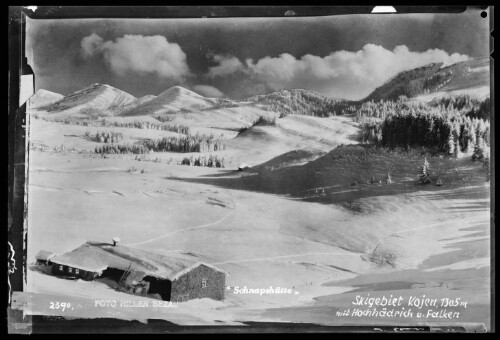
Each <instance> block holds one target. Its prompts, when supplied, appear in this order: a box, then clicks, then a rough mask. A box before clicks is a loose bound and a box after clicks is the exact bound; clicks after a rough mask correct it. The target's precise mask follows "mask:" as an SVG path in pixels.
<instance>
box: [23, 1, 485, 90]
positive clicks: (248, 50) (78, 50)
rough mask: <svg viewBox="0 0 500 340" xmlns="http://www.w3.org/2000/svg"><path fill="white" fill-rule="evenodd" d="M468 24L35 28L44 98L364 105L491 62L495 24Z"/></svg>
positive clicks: (31, 55) (341, 20)
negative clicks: (187, 97) (415, 72)
mask: <svg viewBox="0 0 500 340" xmlns="http://www.w3.org/2000/svg"><path fill="white" fill-rule="evenodd" d="M480 12H481V11H479V10H469V11H467V12H465V13H461V14H398V15H390V14H389V15H387V14H385V15H347V16H332V17H313V18H249V19H243V18H234V19H215V18H208V19H149V20H148V19H119V20H118V19H113V20H111V19H78V20H75V19H71V20H40V19H39V20H29V22H28V32H27V39H26V40H27V43H26V47H27V54H28V61H29V63H30V65H31V66H32V68H33V70H34V72H35V79H36V88H37V89H40V88H43V89H46V90H50V91H54V92H57V93H61V94H63V95H66V94H69V93H71V92H74V91H76V90H79V89H82V88H84V87H86V86H89V85H91V84H93V83H106V84H109V85H111V86H114V87H117V88H119V89H121V90H124V91H126V92H129V93H131V94H133V95H134V96H137V97H140V96H144V95H147V94H154V95H157V94H159V93H161V92H163V91H165V90H166V89H168V88H169V87H171V86H174V85H181V86H184V87H186V88H189V89H192V90H194V91H196V92H198V93H200V94H203V95H205V96H209V97H219V96H226V97H230V98H241V97H245V96H249V95H254V94H262V93H267V92H271V91H274V90H279V89H282V88H306V89H311V90H315V91H318V92H320V93H322V94H324V95H326V96H328V97H332V98H346V99H361V98H363V97H365V96H367V95H368V94H369V93H370V92H371V91H372V90H373V89H375V88H376V87H377V86H380V85H382V84H383V83H384V82H385V81H386V80H387V79H389V78H391V77H393V76H394V75H396V74H397V73H398V72H401V71H403V70H407V69H411V68H415V67H418V66H422V65H425V64H428V63H431V62H443V63H445V64H451V63H454V62H458V61H462V60H467V59H469V58H479V57H487V56H488V55H489V47H488V44H489V40H488V21H489V20H488V19H483V18H481V17H480Z"/></svg>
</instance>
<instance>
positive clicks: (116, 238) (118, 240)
mask: <svg viewBox="0 0 500 340" xmlns="http://www.w3.org/2000/svg"><path fill="white" fill-rule="evenodd" d="M120 241H121V240H120V238H119V237H113V247H115V246H117V245H118V243H120Z"/></svg>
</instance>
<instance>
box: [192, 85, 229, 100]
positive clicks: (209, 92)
mask: <svg viewBox="0 0 500 340" xmlns="http://www.w3.org/2000/svg"><path fill="white" fill-rule="evenodd" d="M193 91H194V92H196V93H198V94H201V95H202V96H205V97H211V98H217V97H224V93H222V92H221V91H220V90H219V89H217V88H215V87H213V86H210V85H195V86H193Z"/></svg>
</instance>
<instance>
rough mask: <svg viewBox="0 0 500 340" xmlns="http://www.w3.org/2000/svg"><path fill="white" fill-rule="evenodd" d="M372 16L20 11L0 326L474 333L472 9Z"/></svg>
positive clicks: (482, 251)
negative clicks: (14, 218) (16, 146)
mask: <svg viewBox="0 0 500 340" xmlns="http://www.w3.org/2000/svg"><path fill="white" fill-rule="evenodd" d="M28 7H34V8H31V9H29V10H27V9H26V8H23V11H26V13H28V14H30V13H34V14H36V11H37V10H40V9H37V8H36V6H28ZM242 7H243V6H242ZM400 8H401V7H400ZM375 9H376V8H375ZM375 9H374V10H373V11H372V12H371V13H370V12H369V13H363V14H359V13H343V14H342V15H330V14H329V13H326V12H325V14H324V15H322V14H320V13H319V12H320V11H319V10H318V9H316V10H315V11H314V13H315V15H301V12H300V9H296V8H294V9H289V8H287V7H282V8H280V9H279V10H278V12H280V13H281V15H279V16H256V15H249V16H240V15H238V16H230V15H227V16H219V15H217V13H218V12H213V13H212V14H209V15H208V16H206V17H190V16H189V15H186V16H185V17H179V16H177V17H176V16H173V17H164V18H159V17H142V18H137V17H133V18H126V17H116V18H114V17H112V15H106V16H102V17H88V18H86V17H76V18H52V17H49V18H39V17H36V15H35V16H34V17H30V15H28V14H26V17H25V19H24V20H25V22H24V26H23V27H24V33H23V37H22V43H23V47H22V48H23V51H24V53H25V62H26V63H27V65H29V68H30V69H31V71H32V74H31V76H30V78H29V79H30V80H29V81H28V82H27V83H26V82H21V85H22V86H20V90H19V105H18V107H22V108H23V109H24V110H25V118H23V119H25V120H24V123H23V124H24V125H23V131H24V132H23V133H24V139H23V140H22V142H18V141H16V143H23V145H24V150H25V156H24V161H23V160H21V161H20V162H24V164H25V171H24V174H25V178H24V184H21V186H23V185H24V197H22V198H21V199H20V201H19V202H21V203H20V204H21V206H20V208H18V209H21V210H23V215H22V216H23V217H22V220H20V221H18V222H17V223H18V224H19V225H20V226H18V227H17V228H19V229H16V230H18V233H19V235H18V236H19V237H21V240H22V239H23V237H24V240H25V243H24V260H23V261H24V263H19V261H17V262H16V263H15V265H12V266H11V267H12V268H10V267H9V273H14V272H18V273H19V271H22V272H23V276H22V277H23V284H22V289H14V288H12V287H11V286H10V285H11V282H9V289H10V291H9V297H10V301H9V304H10V306H9V308H10V312H12V314H11V316H12V317H11V318H9V329H10V330H9V331H10V332H11V333H26V332H28V333H30V332H33V333H37V330H36V329H35V321H33V327H31V326H26V322H29V321H26V318H31V319H32V320H42V321H40V322H41V323H43V320H46V321H45V322H48V323H49V325H50V322H57V325H66V324H65V322H67V326H57V327H56V326H54V327H51V326H46V327H40V328H39V331H38V332H59V333H72V332H75V331H77V332H81V333H94V332H96V329H97V328H96V329H93V328H92V326H85V327H87V328H83V327H84V326H81V327H80V328H74V327H73V326H72V325H77V322H85V325H92V323H93V322H95V323H96V324H97V323H99V330H100V331H104V332H107V333H112V332H114V331H113V328H112V327H111V325H112V324H113V323H114V322H117V323H120V325H129V326H127V327H129V330H128V331H130V332H134V331H133V329H134V328H133V327H140V328H136V330H137V331H141V332H144V331H147V332H149V333H154V332H177V331H180V332H190V331H193V332H198V333H200V332H201V333H203V332H210V333H218V332H233V331H234V332H239V333H245V332H246V330H251V331H252V332H277V331H287V332H303V331H306V330H309V331H311V332H314V331H315V330H316V331H320V330H321V331H323V332H329V331H331V332H335V331H338V330H339V328H338V327H344V330H345V331H349V330H354V331H355V330H356V329H358V330H359V329H361V328H360V327H365V328H364V330H367V331H374V332H376V331H377V330H379V331H381V330H382V329H381V327H388V328H390V330H393V331H394V330H395V331H397V330H398V329H399V330H400V331H418V330H419V329H421V330H423V329H426V330H431V331H432V330H438V331H442V332H446V331H455V332H492V331H494V324H493V322H492V320H493V319H492V318H494V308H492V307H493V306H492V303H493V302H492V301H491V299H492V297H494V294H493V292H494V290H493V287H494V276H492V271H493V269H492V268H494V260H493V255H494V244H492V242H493V236H492V234H493V235H494V231H493V228H494V224H493V221H494V220H493V216H494V213H493V209H494V199H493V195H494V156H493V155H494V133H493V131H492V128H493V120H494V112H493V109H494V106H493V102H492V100H491V96H492V95H490V94H492V93H493V72H492V70H493V59H492V58H490V53H491V50H492V47H491V41H492V37H491V36H490V32H491V30H492V29H493V27H492V23H493V20H492V18H491V16H492V15H493V8H492V7H486V6H485V7H483V8H479V7H466V6H464V9H463V10H460V11H449V12H439V11H436V12H432V11H424V10H422V11H420V12H415V11H410V10H408V11H398V10H397V8H396V9H394V7H392V10H391V7H390V6H382V8H381V9H380V10H379V11H377V10H375ZM403 9H404V7H403ZM424 9H425V8H424ZM186 11H187V12H189V11H188V10H187V9H186ZM214 11H215V10H214ZM131 12H132V9H131ZM208 13H210V11H208ZM223 13H230V8H226V9H225V11H224V12H223ZM21 62H22V61H21ZM31 71H30V72H31ZM23 77H25V75H23ZM11 78H12V77H10V78H9V81H10V79H11ZM9 84H10V83H9ZM26 84H28V85H26ZM23 105H24V106H23ZM18 107H16V108H14V109H15V110H18ZM9 110H10V107H9ZM9 114H10V113H9ZM23 117H24V116H23ZM9 134H11V131H10V130H9ZM16 135H17V134H16ZM9 138H14V137H13V136H9ZM9 143H14V142H13V141H12V142H11V139H9ZM16 185H19V184H16ZM16 204H17V203H16ZM9 216H10V215H9ZM9 221H10V218H9ZM10 227H11V226H10V225H9V228H10ZM9 230H10V229H9ZM23 231H24V232H23ZM21 234H22V235H21ZM9 237H10V236H9ZM9 242H12V241H9ZM9 246H11V249H14V248H12V245H11V244H9ZM16 250H17V253H19V250H18V249H17V248H16ZM12 253H14V250H12ZM14 315H17V317H15V318H14V317H13V316H14ZM19 315H20V316H19ZM22 320H24V321H22ZM54 320H56V321H54ZM23 325H24V326H23ZM106 325H109V328H106V327H107V326H106ZM152 325H155V326H154V327H156V328H155V329H151V327H153V326H152ZM264 326H265V328H260V327H264ZM26 327H29V328H28V329H29V330H28V331H26ZM75 327H77V326H75ZM124 327H125V326H124ZM366 327H368V328H366ZM384 329H385V328H384ZM128 331H127V328H125V330H121V331H119V332H120V333H123V332H128ZM117 332H118V331H117Z"/></svg>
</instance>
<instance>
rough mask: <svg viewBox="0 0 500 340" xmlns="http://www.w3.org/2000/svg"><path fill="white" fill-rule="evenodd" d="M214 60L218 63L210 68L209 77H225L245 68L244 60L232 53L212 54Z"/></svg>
mask: <svg viewBox="0 0 500 340" xmlns="http://www.w3.org/2000/svg"><path fill="white" fill-rule="evenodd" d="M212 60H213V61H215V62H216V63H218V65H217V66H213V67H210V68H209V70H208V73H207V76H208V77H209V78H215V77H224V76H227V75H230V74H233V73H235V72H237V71H241V70H243V69H244V66H243V64H242V62H241V61H240V60H239V59H238V58H236V57H233V56H230V55H220V54H216V55H213V56H212Z"/></svg>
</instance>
